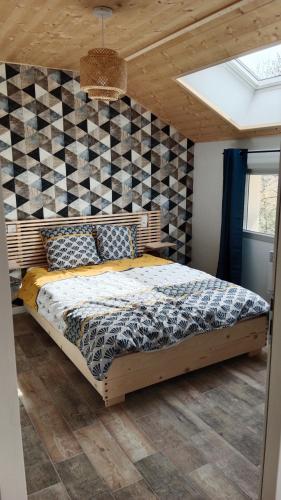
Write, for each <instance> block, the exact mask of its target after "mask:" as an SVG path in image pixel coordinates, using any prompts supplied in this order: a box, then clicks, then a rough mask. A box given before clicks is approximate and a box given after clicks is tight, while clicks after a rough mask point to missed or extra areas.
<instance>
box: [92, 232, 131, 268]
mask: <svg viewBox="0 0 281 500" xmlns="http://www.w3.org/2000/svg"><path fill="white" fill-rule="evenodd" d="M96 230H97V244H98V252H99V255H100V257H101V258H102V259H103V260H117V259H125V258H131V259H133V258H134V257H137V255H138V251H137V226H136V225H135V224H134V225H132V226H114V225H112V226H111V225H109V224H104V225H102V226H96Z"/></svg>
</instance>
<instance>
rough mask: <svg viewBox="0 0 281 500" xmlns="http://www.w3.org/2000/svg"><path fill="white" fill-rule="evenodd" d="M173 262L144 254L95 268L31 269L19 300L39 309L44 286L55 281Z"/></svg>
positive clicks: (25, 279) (26, 276)
mask: <svg viewBox="0 0 281 500" xmlns="http://www.w3.org/2000/svg"><path fill="white" fill-rule="evenodd" d="M169 263H170V264H171V263H172V262H171V261H169V260H167V259H162V258H160V257H154V256H152V255H148V254H144V255H143V256H142V257H137V258H136V259H122V260H111V261H107V262H104V263H103V264H97V265H95V266H83V267H79V268H76V269H66V270H64V271H48V270H47V268H45V267H33V268H30V269H29V270H28V271H27V273H26V275H25V277H24V278H23V283H22V287H21V289H20V292H19V298H21V299H22V300H23V301H24V303H25V304H26V305H27V306H29V307H31V308H32V309H37V304H36V299H37V296H38V293H39V291H40V289H41V288H42V286H44V285H46V284H47V283H51V282H54V281H60V280H65V279H67V278H74V277H75V276H98V275H100V274H103V273H106V272H110V271H127V270H128V269H132V268H136V267H149V266H163V265H164V264H169Z"/></svg>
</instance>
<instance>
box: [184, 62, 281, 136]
mask: <svg viewBox="0 0 281 500" xmlns="http://www.w3.org/2000/svg"><path fill="white" fill-rule="evenodd" d="M178 81H179V83H181V84H182V85H184V86H185V87H186V88H188V89H189V90H190V91H191V92H194V93H195V94H197V95H198V96H199V97H200V98H202V99H204V101H205V102H207V103H209V105H210V106H211V107H213V108H214V109H217V110H219V112H220V113H222V114H223V115H224V116H225V117H226V118H227V119H229V120H230V121H232V122H233V123H234V124H237V125H238V126H240V127H247V128H250V127H255V126H257V125H260V126H261V125H262V126H266V125H269V124H276V125H277V124H279V123H280V121H281V92H280V86H279V85H278V86H269V87H264V88H258V89H257V88H255V86H253V85H251V84H250V83H248V82H247V80H245V78H244V77H241V75H240V74H239V73H237V71H234V70H233V69H231V67H230V66H229V63H223V64H219V65H216V66H212V67H210V68H206V69H203V70H200V71H197V72H195V73H191V74H189V75H185V76H182V77H180V78H179V79H178Z"/></svg>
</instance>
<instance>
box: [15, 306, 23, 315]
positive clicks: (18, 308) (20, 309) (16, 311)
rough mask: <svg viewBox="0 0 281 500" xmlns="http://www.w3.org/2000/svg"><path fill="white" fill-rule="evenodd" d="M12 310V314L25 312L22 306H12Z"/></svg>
mask: <svg viewBox="0 0 281 500" xmlns="http://www.w3.org/2000/svg"><path fill="white" fill-rule="evenodd" d="M12 312H13V316H14V315H16V314H22V313H25V312H26V309H25V307H24V306H13V307H12Z"/></svg>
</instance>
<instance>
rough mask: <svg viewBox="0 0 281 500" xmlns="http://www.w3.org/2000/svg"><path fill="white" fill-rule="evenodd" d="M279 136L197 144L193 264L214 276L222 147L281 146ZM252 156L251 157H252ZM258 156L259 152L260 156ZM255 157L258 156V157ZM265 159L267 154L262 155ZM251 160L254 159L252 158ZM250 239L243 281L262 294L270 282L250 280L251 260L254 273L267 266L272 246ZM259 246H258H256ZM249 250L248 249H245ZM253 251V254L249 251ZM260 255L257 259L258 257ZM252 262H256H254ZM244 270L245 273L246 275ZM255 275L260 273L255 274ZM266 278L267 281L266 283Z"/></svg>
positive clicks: (271, 147) (220, 198)
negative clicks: (260, 267) (268, 252)
mask: <svg viewBox="0 0 281 500" xmlns="http://www.w3.org/2000/svg"><path fill="white" fill-rule="evenodd" d="M280 141H281V138H280V136H271V137H257V138H253V139H247V140H240V141H220V142H203V143H197V144H195V152H194V194H193V225H192V233H193V238H192V265H193V266H194V267H196V268H198V269H202V270H203V271H206V272H208V273H210V274H213V275H215V274H216V271H217V265H218V257H219V245H220V230H221V205H222V187H223V155H222V153H223V150H224V149H227V148H235V147H237V148H239V147H240V148H248V149H250V150H251V149H279V148H280ZM250 156H251V155H249V159H250ZM257 156H258V155H257ZM257 156H256V157H257ZM262 156H263V158H264V156H265V155H262ZM250 161H252V160H250ZM259 243H260V242H257V241H255V242H254V240H251V243H250V244H248V242H246V243H245V242H244V249H243V250H244V253H243V256H244V261H243V264H244V265H243V266H242V267H243V277H242V279H243V284H244V286H247V285H248V288H250V289H253V290H254V291H257V293H261V281H262V282H263V287H262V294H263V295H264V294H266V293H267V289H268V283H267V279H266V280H265V279H264V277H263V278H261V277H259V278H258V281H255V279H254V278H253V279H254V282H253V280H252V279H251V280H250V279H249V266H248V262H252V261H255V263H256V264H255V270H252V274H251V276H254V274H256V269H258V268H259V266H261V265H262V266H264V265H265V262H264V259H265V257H266V265H267V261H268V258H269V256H268V255H267V250H268V249H269V248H268V247H266V246H265V245H263V242H261V244H262V247H263V250H261V247H260V248H258V247H259ZM257 245H258V246H257ZM246 250H247V252H246ZM249 251H250V253H249ZM257 256H259V260H258V262H256V258H257ZM252 265H253V262H252ZM244 273H245V274H244ZM256 276H258V275H257V274H256ZM265 281H266V283H265Z"/></svg>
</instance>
